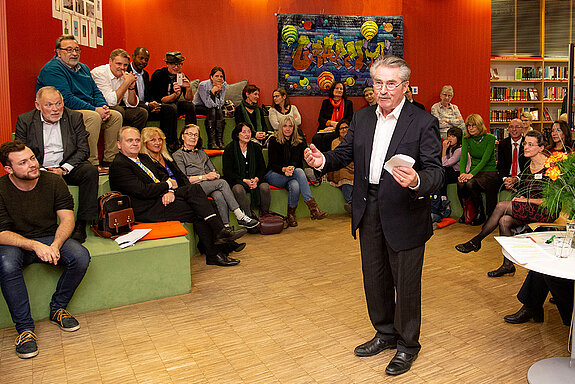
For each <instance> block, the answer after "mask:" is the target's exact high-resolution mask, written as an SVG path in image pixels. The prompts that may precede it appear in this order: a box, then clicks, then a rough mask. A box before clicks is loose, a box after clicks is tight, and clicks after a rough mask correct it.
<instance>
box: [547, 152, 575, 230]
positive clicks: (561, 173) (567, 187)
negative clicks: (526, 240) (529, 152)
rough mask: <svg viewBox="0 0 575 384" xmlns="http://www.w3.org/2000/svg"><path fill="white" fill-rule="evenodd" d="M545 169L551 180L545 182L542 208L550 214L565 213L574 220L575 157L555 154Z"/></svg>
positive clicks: (560, 153) (561, 153)
mask: <svg viewBox="0 0 575 384" xmlns="http://www.w3.org/2000/svg"><path fill="white" fill-rule="evenodd" d="M545 167H546V168H547V170H546V171H545V176H548V177H549V180H547V181H545V182H543V199H544V201H543V204H542V205H541V206H542V208H543V209H544V210H546V211H547V213H549V214H559V213H560V212H563V213H565V214H566V215H568V217H569V219H572V218H573V216H574V214H575V155H567V154H566V153H564V152H554V153H553V154H551V156H549V157H548V158H547V160H546V161H545Z"/></svg>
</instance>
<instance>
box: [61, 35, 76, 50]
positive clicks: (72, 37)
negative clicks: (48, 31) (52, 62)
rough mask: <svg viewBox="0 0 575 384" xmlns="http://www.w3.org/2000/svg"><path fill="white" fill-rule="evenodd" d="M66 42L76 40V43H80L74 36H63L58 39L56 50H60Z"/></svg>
mask: <svg viewBox="0 0 575 384" xmlns="http://www.w3.org/2000/svg"><path fill="white" fill-rule="evenodd" d="M64 40H74V41H75V42H76V43H77V42H78V40H76V38H75V37H74V35H62V36H60V37H58V38H57V39H56V49H60V47H61V46H62V41H64Z"/></svg>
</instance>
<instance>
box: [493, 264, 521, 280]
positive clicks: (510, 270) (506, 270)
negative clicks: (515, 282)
mask: <svg viewBox="0 0 575 384" xmlns="http://www.w3.org/2000/svg"><path fill="white" fill-rule="evenodd" d="M507 274H509V276H513V275H515V265H513V264H512V265H510V266H508V265H502V266H501V267H499V268H497V269H496V270H495V271H489V272H487V276H489V277H501V276H503V275H507Z"/></svg>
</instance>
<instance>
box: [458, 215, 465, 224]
mask: <svg viewBox="0 0 575 384" xmlns="http://www.w3.org/2000/svg"><path fill="white" fill-rule="evenodd" d="M457 222H458V223H461V224H465V216H461V217H460V218H459V220H457Z"/></svg>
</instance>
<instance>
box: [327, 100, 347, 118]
mask: <svg viewBox="0 0 575 384" xmlns="http://www.w3.org/2000/svg"><path fill="white" fill-rule="evenodd" d="M329 102H330V103H331V105H332V106H333V112H332V113H331V121H337V122H338V123H339V122H340V121H341V119H343V112H344V111H343V110H344V106H345V100H344V99H339V101H333V99H331V98H330V99H329Z"/></svg>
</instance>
